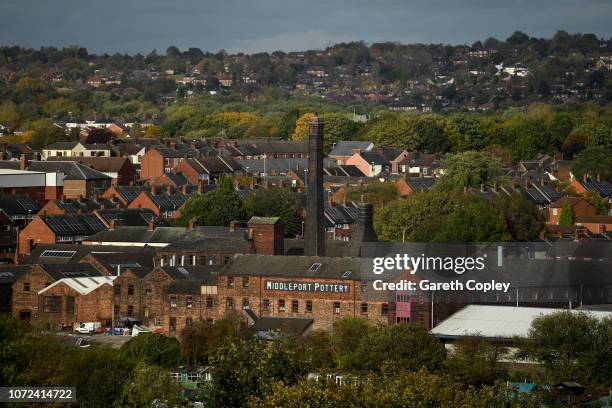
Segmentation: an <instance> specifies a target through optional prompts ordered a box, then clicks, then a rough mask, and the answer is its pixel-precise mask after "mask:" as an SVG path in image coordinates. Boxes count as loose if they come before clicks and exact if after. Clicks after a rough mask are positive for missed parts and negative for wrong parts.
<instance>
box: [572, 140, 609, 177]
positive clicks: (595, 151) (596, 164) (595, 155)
mask: <svg viewBox="0 0 612 408" xmlns="http://www.w3.org/2000/svg"><path fill="white" fill-rule="evenodd" d="M572 173H573V174H574V176H575V177H578V178H582V176H583V175H585V174H587V175H589V176H590V177H596V176H597V175H601V177H603V178H604V179H606V180H612V149H609V148H606V147H604V146H597V147H589V148H587V149H585V150H583V151H582V152H580V153H579V154H578V155H577V156H576V159H575V160H574V163H573V165H572Z"/></svg>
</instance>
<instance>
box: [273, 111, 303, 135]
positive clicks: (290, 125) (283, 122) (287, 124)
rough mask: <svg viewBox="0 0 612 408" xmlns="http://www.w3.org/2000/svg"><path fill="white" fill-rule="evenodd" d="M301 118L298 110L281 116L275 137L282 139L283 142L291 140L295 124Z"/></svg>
mask: <svg viewBox="0 0 612 408" xmlns="http://www.w3.org/2000/svg"><path fill="white" fill-rule="evenodd" d="M299 118H300V111H299V110H297V109H292V110H290V111H288V112H286V113H284V114H283V116H281V118H280V119H279V121H278V125H277V126H276V133H275V134H274V136H275V137H278V138H281V139H283V140H287V139H289V137H291V135H293V130H294V128H295V122H296V121H297V120H298V119H299Z"/></svg>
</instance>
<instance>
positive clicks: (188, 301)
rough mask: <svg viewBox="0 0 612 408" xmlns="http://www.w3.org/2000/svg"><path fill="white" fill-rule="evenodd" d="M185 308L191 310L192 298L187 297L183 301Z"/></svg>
mask: <svg viewBox="0 0 612 408" xmlns="http://www.w3.org/2000/svg"><path fill="white" fill-rule="evenodd" d="M185 306H187V308H188V309H191V308H192V307H193V298H192V297H191V296H187V299H186V300H185Z"/></svg>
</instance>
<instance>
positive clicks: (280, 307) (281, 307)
mask: <svg viewBox="0 0 612 408" xmlns="http://www.w3.org/2000/svg"><path fill="white" fill-rule="evenodd" d="M278 311H279V312H284V311H285V301H284V300H283V299H281V300H279V301H278Z"/></svg>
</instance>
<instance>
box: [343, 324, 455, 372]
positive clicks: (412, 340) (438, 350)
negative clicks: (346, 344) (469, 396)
mask: <svg viewBox="0 0 612 408" xmlns="http://www.w3.org/2000/svg"><path fill="white" fill-rule="evenodd" d="M355 354H356V357H357V358H356V359H355V360H354V362H353V367H352V368H354V369H358V370H366V371H379V370H381V369H382V370H389V372H393V371H395V372H397V371H400V370H406V371H418V370H421V369H426V370H429V371H435V370H438V369H441V368H442V366H443V364H444V360H445V358H446V350H445V348H444V345H443V344H442V343H441V342H440V341H439V340H438V339H437V338H435V337H434V336H432V335H431V334H429V332H428V331H427V329H426V328H425V327H423V326H421V325H418V324H394V325H391V326H385V327H381V328H379V329H378V330H375V331H372V332H371V333H370V334H369V335H368V336H367V337H366V338H365V339H364V340H363V341H361V342H359V343H358V346H357V350H356V351H355Z"/></svg>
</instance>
